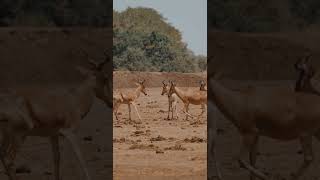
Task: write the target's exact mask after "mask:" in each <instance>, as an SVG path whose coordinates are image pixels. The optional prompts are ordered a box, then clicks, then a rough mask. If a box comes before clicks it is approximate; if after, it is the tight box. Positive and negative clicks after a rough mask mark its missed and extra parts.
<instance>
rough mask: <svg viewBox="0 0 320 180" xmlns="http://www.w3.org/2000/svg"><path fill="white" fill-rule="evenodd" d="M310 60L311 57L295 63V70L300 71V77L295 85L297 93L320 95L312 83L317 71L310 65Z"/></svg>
mask: <svg viewBox="0 0 320 180" xmlns="http://www.w3.org/2000/svg"><path fill="white" fill-rule="evenodd" d="M309 58H310V55H308V56H306V57H305V58H304V59H301V60H299V61H298V62H296V63H295V69H296V70H297V71H299V77H298V79H297V81H296V84H295V91H297V92H306V93H312V94H317V95H320V93H319V91H318V90H316V88H314V86H313V85H312V83H311V79H312V78H313V77H314V75H315V70H314V69H313V68H312V66H311V65H308V61H309Z"/></svg>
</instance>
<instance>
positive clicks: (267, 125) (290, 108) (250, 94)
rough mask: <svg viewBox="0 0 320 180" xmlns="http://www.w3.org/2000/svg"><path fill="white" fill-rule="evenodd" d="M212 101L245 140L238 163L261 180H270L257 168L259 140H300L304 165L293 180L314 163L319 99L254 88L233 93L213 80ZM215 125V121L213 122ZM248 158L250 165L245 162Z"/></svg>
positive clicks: (319, 130)
mask: <svg viewBox="0 0 320 180" xmlns="http://www.w3.org/2000/svg"><path fill="white" fill-rule="evenodd" d="M209 82H210V89H209V95H210V96H211V98H210V99H212V101H213V102H214V103H215V104H216V106H217V108H218V109H219V110H220V112H221V113H223V114H224V116H225V117H226V119H228V120H230V121H231V122H232V123H233V124H234V125H235V126H236V127H237V128H238V130H239V132H240V134H241V136H242V145H241V148H240V154H239V159H238V161H239V163H240V164H241V165H242V166H243V167H245V168H246V169H247V170H249V171H250V172H251V174H252V175H253V176H251V179H254V176H257V177H259V178H260V179H268V177H267V176H266V175H264V174H263V173H262V172H260V171H259V170H258V169H257V168H256V167H255V164H256V157H257V148H258V140H259V136H267V137H271V138H274V139H279V140H284V141H289V140H294V139H299V140H300V143H301V146H302V150H303V154H304V162H303V164H302V166H300V168H299V169H298V170H297V171H296V173H295V174H294V176H293V179H298V178H299V177H301V176H302V175H303V174H304V173H305V171H306V170H307V169H308V168H309V166H310V164H311V163H312V162H313V160H314V155H313V153H312V149H313V148H312V137H315V138H316V139H318V140H320V121H319V119H320V112H319V108H320V96H317V95H314V94H306V93H297V92H295V91H293V90H292V89H290V88H287V89H280V88H276V87H253V88H251V90H250V91H233V90H230V89H228V88H226V87H224V86H223V85H221V84H220V83H219V82H218V81H217V80H216V79H215V78H213V77H212V78H210V80H209ZM212 121H214V120H212ZM248 155H249V159H250V163H247V162H246V158H247V156H248Z"/></svg>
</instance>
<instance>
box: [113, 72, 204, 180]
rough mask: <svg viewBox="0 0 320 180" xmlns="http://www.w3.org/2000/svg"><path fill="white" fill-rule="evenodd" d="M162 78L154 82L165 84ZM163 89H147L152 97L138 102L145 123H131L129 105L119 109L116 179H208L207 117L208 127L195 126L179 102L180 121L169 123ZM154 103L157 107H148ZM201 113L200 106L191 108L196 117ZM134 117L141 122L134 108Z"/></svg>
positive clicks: (114, 148) (116, 123) (142, 96)
mask: <svg viewBox="0 0 320 180" xmlns="http://www.w3.org/2000/svg"><path fill="white" fill-rule="evenodd" d="M149 74H151V73H149ZM149 74H148V77H149ZM156 75H157V74H156ZM176 76H183V75H182V74H178V75H176ZM142 77H147V76H142ZM153 77H154V76H153ZM162 79H163V78H161V77H159V79H156V80H155V81H153V80H152V82H155V85H156V83H161V81H162ZM194 89H197V88H196V87H194ZM122 90H124V91H129V90H132V89H128V88H125V89H122ZM161 90H162V88H159V87H156V88H149V87H147V92H148V96H144V95H141V96H140V97H139V98H138V99H137V104H138V107H137V108H138V110H139V113H140V115H141V117H142V123H141V124H139V123H135V122H132V123H130V122H129V121H128V107H127V105H121V106H120V108H119V112H120V113H121V114H119V122H117V121H116V120H115V117H114V122H113V123H114V131H113V137H114V138H115V139H118V140H117V141H114V143H113V160H114V161H113V168H114V169H113V177H114V180H131V179H133V180H138V179H145V180H147V179H158V180H163V179H168V180H175V179H176V180H178V179H188V180H189V179H190V180H191V179H194V180H204V179H206V177H207V175H206V174H207V170H206V169H207V168H206V167H207V154H206V153H207V143H206V139H207V123H206V115H204V116H203V117H202V118H200V120H201V121H204V124H194V125H191V124H192V123H193V122H194V121H195V119H190V118H189V121H186V120H185V115H184V114H183V113H182V112H181V110H182V107H183V103H182V102H181V101H179V103H178V107H177V108H178V110H179V117H180V118H179V119H178V120H176V119H175V120H166V118H167V109H168V99H167V96H161V95H160V94H161ZM150 102H152V103H151V104H157V106H148V105H150ZM200 112H201V109H200V106H194V105H190V113H191V114H192V115H198V114H199V113H200ZM132 118H133V120H134V121H138V116H137V115H136V113H135V111H134V110H133V108H132ZM121 139H122V140H121Z"/></svg>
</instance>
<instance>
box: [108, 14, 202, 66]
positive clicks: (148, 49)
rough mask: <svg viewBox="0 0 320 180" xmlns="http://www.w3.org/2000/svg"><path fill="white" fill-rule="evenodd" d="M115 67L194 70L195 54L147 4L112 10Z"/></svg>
mask: <svg viewBox="0 0 320 180" xmlns="http://www.w3.org/2000/svg"><path fill="white" fill-rule="evenodd" d="M113 57H114V58H113V60H114V66H115V69H118V70H123V69H127V70H132V71H159V72H162V71H166V72H172V71H175V72H194V71H196V70H200V69H201V68H198V64H197V61H196V59H195V56H194V55H193V53H192V52H191V51H189V50H188V49H187V48H186V44H184V43H183V42H182V38H181V33H180V32H179V31H178V30H177V29H175V28H174V27H173V26H171V25H170V24H168V23H167V22H166V21H165V19H164V18H163V17H162V16H161V15H160V14H159V13H158V12H157V11H155V10H154V9H151V8H128V9H127V10H126V11H123V12H116V11H113Z"/></svg>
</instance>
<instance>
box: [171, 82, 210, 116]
mask: <svg viewBox="0 0 320 180" xmlns="http://www.w3.org/2000/svg"><path fill="white" fill-rule="evenodd" d="M173 93H175V94H177V96H178V97H179V98H180V99H181V100H182V102H183V103H184V111H185V113H186V120H188V116H190V114H189V104H194V105H201V109H202V111H201V113H200V115H199V116H198V121H199V120H200V117H201V116H202V115H203V113H204V112H205V107H206V105H207V92H205V91H199V90H196V91H192V90H187V91H183V90H181V89H180V88H178V87H176V83H175V82H173V81H171V86H170V90H169V95H170V96H171V95H172V94H173Z"/></svg>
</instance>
